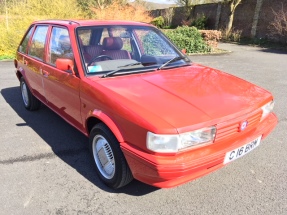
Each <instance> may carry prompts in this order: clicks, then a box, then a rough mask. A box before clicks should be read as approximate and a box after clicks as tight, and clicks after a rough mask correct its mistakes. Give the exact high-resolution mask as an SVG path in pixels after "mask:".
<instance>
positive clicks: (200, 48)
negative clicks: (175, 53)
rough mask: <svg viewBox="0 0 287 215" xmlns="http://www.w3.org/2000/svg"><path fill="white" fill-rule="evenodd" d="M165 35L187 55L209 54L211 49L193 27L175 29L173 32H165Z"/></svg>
mask: <svg viewBox="0 0 287 215" xmlns="http://www.w3.org/2000/svg"><path fill="white" fill-rule="evenodd" d="M165 34H166V36H167V37H168V38H169V39H171V40H172V41H173V42H174V43H175V45H177V46H178V47H179V48H180V49H186V52H187V53H188V54H190V53H208V52H211V47H210V46H208V45H207V44H206V42H205V41H204V40H203V38H202V36H201V33H200V32H199V31H198V30H197V28H195V27H188V26H182V27H177V28H176V29H175V30H168V31H165Z"/></svg>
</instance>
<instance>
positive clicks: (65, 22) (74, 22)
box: [34, 19, 152, 26]
mask: <svg viewBox="0 0 287 215" xmlns="http://www.w3.org/2000/svg"><path fill="white" fill-rule="evenodd" d="M34 24H60V25H77V26H97V25H99V26H100V25H135V26H152V25H150V24H148V23H144V22H135V21H124V20H62V19H59V20H57V19H54V20H40V21H35V22H34Z"/></svg>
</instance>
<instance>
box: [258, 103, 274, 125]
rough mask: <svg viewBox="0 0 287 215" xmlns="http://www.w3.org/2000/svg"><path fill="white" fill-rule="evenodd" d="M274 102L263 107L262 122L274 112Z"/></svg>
mask: <svg viewBox="0 0 287 215" xmlns="http://www.w3.org/2000/svg"><path fill="white" fill-rule="evenodd" d="M274 103H275V102H274V101H271V102H268V103H267V104H266V105H264V106H262V107H261V109H262V116H261V121H262V120H263V119H264V118H265V117H266V116H267V115H268V114H269V113H271V112H272V110H273V108H274Z"/></svg>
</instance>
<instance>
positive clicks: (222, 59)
mask: <svg viewBox="0 0 287 215" xmlns="http://www.w3.org/2000/svg"><path fill="white" fill-rule="evenodd" d="M221 48H223V49H227V50H230V51H232V53H230V54H225V55H215V56H214V55H213V56H192V57H191V59H192V60H193V61H194V62H198V63H202V64H205V65H208V66H211V67H215V68H218V69H221V70H223V71H226V72H229V73H232V74H235V75H237V76H239V77H241V78H243V79H246V80H248V81H251V82H253V83H255V84H258V85H259V86H262V87H264V88H266V89H268V90H269V91H271V92H272V93H273V95H274V96H275V101H276V106H275V110H274V111H275V112H276V114H277V116H278V118H279V123H278V125H277V127H276V129H275V130H274V131H273V133H272V134H271V135H270V136H269V137H267V139H265V140H264V141H263V142H262V143H261V145H260V147H258V148H257V149H256V150H254V151H253V152H252V153H250V154H248V155H246V156H244V157H243V158H240V159H238V160H236V161H235V162H232V163H231V164H229V165H227V166H225V167H224V168H222V169H220V170H218V171H216V172H214V173H211V174H209V175H207V176H205V177H203V178H200V179H197V180H195V181H192V182H189V183H187V184H184V185H181V186H179V187H176V188H171V189H157V188H154V187H151V186H148V185H145V184H143V183H140V182H138V181H133V182H132V183H131V184H130V185H128V186H127V187H124V188H122V189H120V190H117V191H113V190H111V189H109V188H106V187H105V186H104V185H103V184H102V183H101V182H100V181H99V180H98V178H97V176H96V174H95V172H94V169H93V164H92V159H91V157H90V155H89V153H88V150H87V147H86V146H87V138H86V137H85V136H83V135H82V134H81V133H79V132H78V131H77V130H76V129H74V128H73V127H71V126H70V125H68V124H67V123H66V122H65V121H63V120H62V119H61V118H60V117H58V116H57V115H56V114H54V113H53V112H52V111H50V110H49V109H48V108H46V107H43V108H41V109H40V110H39V111H37V112H28V111H26V110H25V108H24V107H23V105H22V103H21V98H20V90H19V82H18V80H17V79H16V76H15V73H14V67H13V62H0V90H1V95H0V109H1V111H0V119H1V120H0V131H1V133H0V134H1V135H0V214H3V215H6V214H21V215H22V214H29V215H30V214H137V215H138V214H173V215H174V214H220V215H221V214H252V215H253V214H260V215H262V214H264V215H266V214H272V215H274V214H287V146H286V136H285V135H286V133H287V132H286V131H287V111H286V107H287V101H286V98H287V54H284V53H280V52H274V51H272V50H268V49H261V48H254V47H248V46H238V45H231V44H221Z"/></svg>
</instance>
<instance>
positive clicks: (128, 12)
mask: <svg viewBox="0 0 287 215" xmlns="http://www.w3.org/2000/svg"><path fill="white" fill-rule="evenodd" d="M91 10H92V12H93V15H92V18H96V19H104V20H107V19H108V20H130V21H139V22H150V21H151V20H152V18H151V17H150V15H149V13H148V12H147V11H146V10H145V9H144V8H143V7H140V6H137V7H132V6H130V5H128V4H120V3H118V2H117V1H113V3H112V4H110V5H109V6H108V7H106V8H104V9H102V10H99V9H97V8H91ZM135 14H136V15H135Z"/></svg>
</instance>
